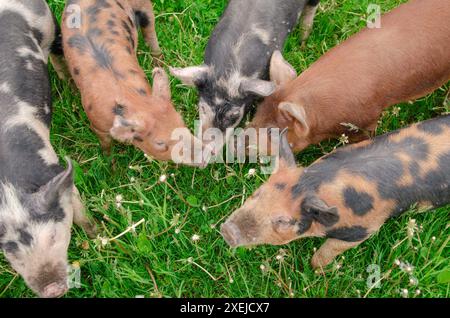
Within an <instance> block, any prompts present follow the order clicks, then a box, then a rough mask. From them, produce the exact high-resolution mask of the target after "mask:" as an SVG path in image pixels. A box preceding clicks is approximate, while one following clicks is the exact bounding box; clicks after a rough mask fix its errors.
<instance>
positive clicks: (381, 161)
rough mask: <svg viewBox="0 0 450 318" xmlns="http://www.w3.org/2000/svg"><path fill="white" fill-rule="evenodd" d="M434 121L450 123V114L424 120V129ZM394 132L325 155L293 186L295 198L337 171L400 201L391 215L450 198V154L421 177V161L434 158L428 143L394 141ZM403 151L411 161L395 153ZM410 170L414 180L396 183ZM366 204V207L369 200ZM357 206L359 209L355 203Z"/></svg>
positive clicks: (414, 139) (411, 139)
mask: <svg viewBox="0 0 450 318" xmlns="http://www.w3.org/2000/svg"><path fill="white" fill-rule="evenodd" d="M435 122H436V123H438V125H441V126H444V125H450V116H443V117H441V118H438V119H434V120H429V121H426V122H424V123H422V124H421V126H422V129H428V127H429V126H433V125H435ZM395 134H398V131H397V132H392V133H388V134H385V135H382V136H378V137H376V138H375V139H374V140H373V142H372V143H370V144H368V145H366V146H363V147H359V148H353V147H351V146H350V147H345V148H341V149H338V150H336V151H334V152H333V153H331V154H329V155H327V156H325V157H324V158H323V159H321V160H320V161H318V162H317V163H315V164H313V165H311V166H310V167H308V168H307V169H305V170H304V173H303V174H302V176H301V177H300V180H299V181H298V183H297V184H296V185H295V186H294V187H292V189H291V193H292V197H293V198H294V199H295V198H298V197H299V196H301V195H302V194H304V193H315V192H316V191H317V190H318V189H319V187H320V186H321V185H322V184H326V183H330V182H333V181H334V180H335V178H336V177H337V174H338V173H339V172H341V171H343V172H346V173H348V174H353V175H355V176H360V177H363V178H365V179H366V180H368V181H370V182H374V183H375V184H376V185H377V190H378V192H379V194H380V196H381V198H382V199H385V200H395V201H396V203H397V204H396V208H395V209H394V211H393V212H392V216H395V215H398V214H400V213H402V212H404V211H406V210H407V209H408V208H409V207H410V206H411V205H412V204H414V203H416V202H420V201H424V202H432V203H433V204H434V205H436V206H440V205H443V204H445V203H446V202H450V193H449V188H448V183H449V181H450V169H448V167H449V166H450V154H445V155H441V156H439V168H438V169H436V170H433V171H430V172H429V173H428V174H427V175H426V176H424V177H421V176H420V174H419V173H417V172H418V171H419V165H418V163H421V162H424V161H425V160H428V159H430V158H431V155H430V147H429V145H428V144H427V143H426V141H425V140H424V139H422V138H418V137H405V138H403V139H401V140H399V141H397V142H393V141H392V138H391V136H393V135H395ZM400 153H402V154H407V155H408V156H409V157H410V159H411V160H412V163H410V164H408V165H405V164H404V163H403V162H402V160H400V158H399V156H397V155H396V154H400ZM408 170H409V172H410V173H411V175H412V176H413V177H414V182H413V184H412V185H411V186H401V185H400V186H399V185H396V181H397V180H400V179H401V177H402V176H403V175H404V174H405V173H406V172H407V171H408ZM365 204H366V205H367V206H366V207H365V208H366V209H367V208H368V207H369V204H368V202H366V203H365ZM359 207H361V206H359ZM354 208H355V210H358V209H357V207H356V206H355V207H354ZM363 210H364V209H363Z"/></svg>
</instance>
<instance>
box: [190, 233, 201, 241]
mask: <svg viewBox="0 0 450 318" xmlns="http://www.w3.org/2000/svg"><path fill="white" fill-rule="evenodd" d="M191 240H192V242H198V241H200V235H198V234H194V235H192V237H191Z"/></svg>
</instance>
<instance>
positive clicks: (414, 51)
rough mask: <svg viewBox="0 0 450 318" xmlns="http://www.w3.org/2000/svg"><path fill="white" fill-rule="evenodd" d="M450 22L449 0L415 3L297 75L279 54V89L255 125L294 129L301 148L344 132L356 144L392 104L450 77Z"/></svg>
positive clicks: (274, 69)
mask: <svg viewBox="0 0 450 318" xmlns="http://www.w3.org/2000/svg"><path fill="white" fill-rule="evenodd" d="M449 21H450V5H449V3H448V1H441V0H429V1H420V0H411V1H409V2H408V3H405V4H402V5H400V6H399V7H398V8H396V9H394V10H392V11H391V12H389V13H387V14H385V15H383V16H382V17H381V28H379V29H377V28H374V29H370V28H366V29H364V30H362V31H361V32H359V33H357V34H355V35H354V36H352V37H350V38H349V39H348V40H346V41H345V42H343V43H342V44H340V45H338V46H337V47H335V48H333V49H331V50H330V51H329V52H327V53H326V54H325V55H323V56H322V57H321V58H319V60H317V62H315V63H314V64H313V65H311V66H310V67H309V68H308V69H307V70H306V71H304V72H303V73H302V74H301V75H300V76H299V77H297V78H296V74H295V72H293V68H292V66H291V65H289V64H288V63H287V62H286V61H285V60H284V59H283V57H282V55H281V53H280V52H275V53H274V55H273V57H272V61H271V70H270V76H271V80H272V81H273V82H274V83H276V84H277V87H278V88H277V90H276V92H275V93H273V94H272V95H271V96H269V97H267V98H266V99H265V100H264V101H263V102H262V104H261V105H260V106H258V109H257V112H256V114H255V117H254V119H253V121H252V122H251V123H250V125H249V126H248V128H266V127H279V128H282V129H283V128H285V127H288V128H289V132H288V140H289V143H290V144H291V145H292V147H293V149H294V151H301V150H303V149H304V148H306V147H307V146H308V145H310V144H316V143H319V142H320V141H322V140H325V139H328V138H333V137H336V136H340V135H341V134H344V133H345V134H347V135H348V136H349V137H350V139H351V141H359V140H362V139H364V138H366V136H371V135H373V132H374V131H375V129H376V126H377V122H378V119H379V117H380V115H381V113H382V111H383V110H384V109H385V108H387V107H389V106H392V105H394V104H398V103H401V102H406V101H410V100H414V99H416V98H419V97H422V96H424V95H426V94H428V93H431V92H432V91H433V90H435V89H437V88H438V87H440V86H441V85H443V84H445V83H446V82H447V81H448V80H449V79H450V23H449ZM355 126H356V127H357V129H358V130H357V131H355V130H354V128H355ZM352 127H353V129H349V128H352Z"/></svg>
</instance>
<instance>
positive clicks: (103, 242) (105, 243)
mask: <svg viewBox="0 0 450 318" xmlns="http://www.w3.org/2000/svg"><path fill="white" fill-rule="evenodd" d="M100 242H101V243H102V246H103V247H105V246H106V245H108V243H109V240H108V239H107V238H106V237H101V238H100Z"/></svg>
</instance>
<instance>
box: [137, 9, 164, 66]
mask: <svg viewBox="0 0 450 318" xmlns="http://www.w3.org/2000/svg"><path fill="white" fill-rule="evenodd" d="M130 3H131V4H132V5H133V9H134V12H135V14H136V22H137V23H138V24H139V26H140V27H141V28H142V33H143V34H144V38H145V42H146V43H147V44H148V45H149V46H150V49H151V51H152V56H153V57H154V58H155V60H156V63H155V64H156V65H160V64H161V59H162V51H161V48H160V46H159V42H158V37H157V35H156V29H155V12H154V11H153V4H152V3H151V1H149V0H139V1H136V0H134V1H131V2H130Z"/></svg>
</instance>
